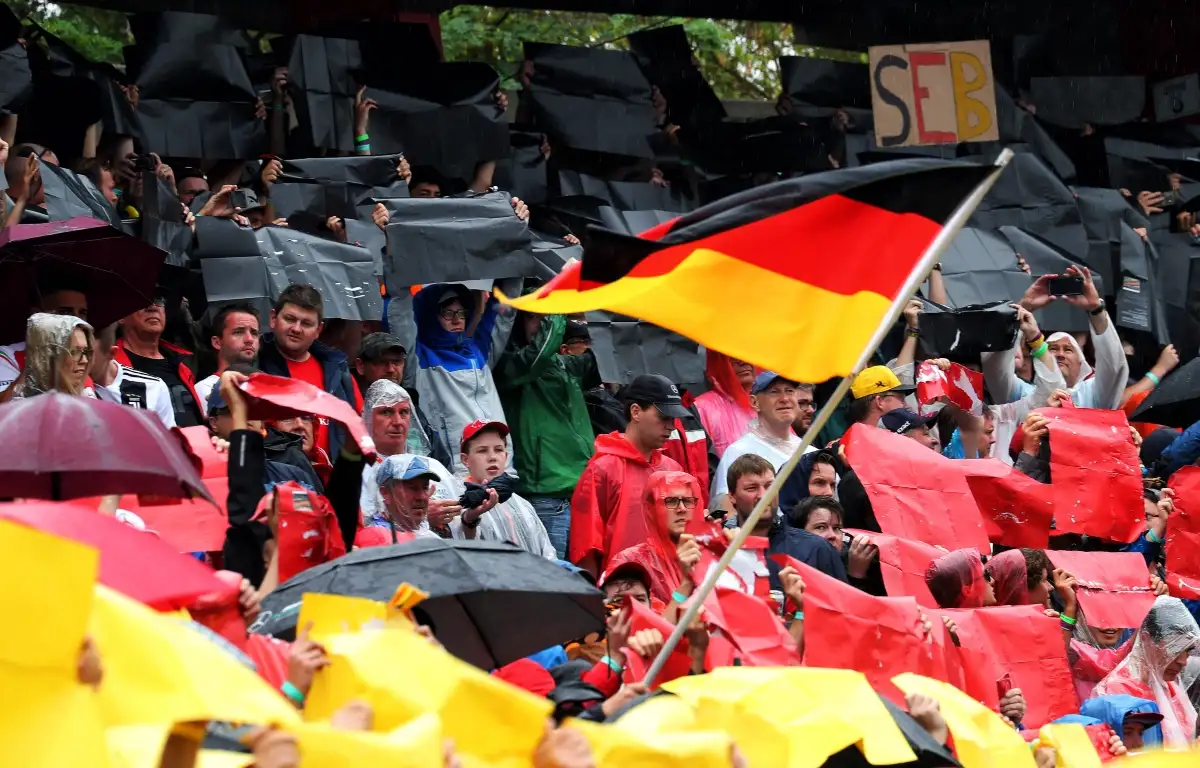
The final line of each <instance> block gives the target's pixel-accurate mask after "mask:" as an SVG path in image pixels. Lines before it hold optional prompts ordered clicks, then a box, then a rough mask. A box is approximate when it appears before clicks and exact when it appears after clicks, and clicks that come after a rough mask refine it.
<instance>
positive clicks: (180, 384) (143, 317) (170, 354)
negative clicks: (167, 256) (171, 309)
mask: <svg viewBox="0 0 1200 768" xmlns="http://www.w3.org/2000/svg"><path fill="white" fill-rule="evenodd" d="M166 304H167V302H166V299H164V298H162V297H156V298H155V299H154V301H153V302H151V304H150V306H148V307H146V308H145V309H139V310H138V311H137V312H134V313H133V314H132V315H129V316H128V317H125V318H122V319H121V320H120V321H118V324H119V325H120V327H121V339H120V341H118V342H117V354H116V355H114V356H113V359H115V360H116V361H117V362H118V363H120V364H121V365H123V366H125V367H126V368H133V369H134V370H137V371H141V372H142V373H145V374H148V375H150V376H155V377H157V378H160V379H162V380H163V382H164V383H166V385H167V389H168V390H169V391H170V392H171V408H172V410H174V411H175V425H176V426H178V427H195V426H199V425H200V424H203V423H204V407H203V406H202V405H201V400H200V396H199V395H198V394H197V393H196V389H195V383H196V372H195V371H194V370H193V369H192V366H193V365H195V359H196V358H195V355H193V354H192V353H191V352H189V351H187V350H186V349H184V348H182V347H177V346H175V345H174V344H170V343H168V342H165V341H163V340H162V334H163V330H165V329H166V327H167V309H166Z"/></svg>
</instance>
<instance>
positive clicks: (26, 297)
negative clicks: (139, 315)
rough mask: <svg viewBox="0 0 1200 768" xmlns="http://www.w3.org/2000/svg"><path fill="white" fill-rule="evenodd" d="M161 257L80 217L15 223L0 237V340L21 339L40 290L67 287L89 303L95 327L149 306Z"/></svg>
mask: <svg viewBox="0 0 1200 768" xmlns="http://www.w3.org/2000/svg"><path fill="white" fill-rule="evenodd" d="M165 257H166V253H165V252H164V251H161V250H159V249H157V248H154V247H153V246H150V245H147V244H146V243H144V242H142V241H141V240H139V239H138V238H136V237H131V236H129V235H126V234H124V233H122V232H119V231H118V230H116V229H113V228H112V227H110V226H108V225H107V224H105V223H104V222H101V221H97V220H96V219H90V218H86V217H83V216H80V217H77V218H74V219H69V220H67V221H54V222H50V223H48V224H20V225H17V226H12V227H9V228H7V229H5V230H4V231H3V232H2V233H0V339H5V340H8V341H11V340H16V339H23V338H25V320H26V318H27V317H28V315H29V305H30V300H31V299H32V298H34V297H35V296H36V289H37V287H38V286H39V285H40V286H56V285H61V286H70V287H71V288H72V289H74V290H79V291H82V292H83V293H84V294H85V295H86V296H87V299H88V317H87V320H88V322H90V323H91V324H92V325H93V326H94V327H96V328H103V327H104V326H106V325H108V324H110V323H115V322H116V321H118V320H120V319H121V318H122V317H125V316H126V315H129V314H132V313H133V312H136V311H137V310H139V309H144V308H146V307H148V306H149V305H150V302H151V300H152V299H153V298H154V294H155V284H156V282H157V280H158V272H159V269H160V268H161V267H162V264H163V259H164V258H165Z"/></svg>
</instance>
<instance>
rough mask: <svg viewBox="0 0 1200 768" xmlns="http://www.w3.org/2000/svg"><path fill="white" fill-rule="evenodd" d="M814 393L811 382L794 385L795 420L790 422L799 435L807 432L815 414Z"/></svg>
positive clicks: (815, 392)
mask: <svg viewBox="0 0 1200 768" xmlns="http://www.w3.org/2000/svg"><path fill="white" fill-rule="evenodd" d="M816 394H817V390H816V387H814V386H813V385H812V384H797V385H796V420H795V421H793V422H792V429H793V430H794V431H795V432H796V434H797V435H799V436H800V437H804V435H805V434H807V433H808V428H809V427H811V426H812V423H813V417H814V416H816V415H817V403H816Z"/></svg>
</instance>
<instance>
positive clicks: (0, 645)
mask: <svg viewBox="0 0 1200 768" xmlns="http://www.w3.org/2000/svg"><path fill="white" fill-rule="evenodd" d="M99 567H100V553H99V552H97V551H96V550H95V549H92V548H91V547H88V546H85V545H83V544H80V543H78V542H75V541H68V540H67V539H60V538H58V537H57V536H51V535H50V534H48V533H42V532H41V531H36V530H34V529H32V528H26V527H25V526H23V525H18V524H16V523H13V522H9V521H7V520H0V579H2V580H3V584H4V594H3V596H2V597H0V610H2V611H3V614H2V615H3V616H4V625H5V629H6V630H7V631H5V632H0V664H9V665H12V666H17V667H21V668H23V669H29V670H37V669H41V670H46V671H57V672H59V673H62V674H65V675H69V676H70V677H71V678H74V677H75V666H76V662H77V661H78V659H79V648H80V646H81V645H82V644H83V637H84V634H85V632H86V631H87V622H88V616H89V615H90V614H91V610H92V585H93V584H95V583H96V573H97V571H98V570H99Z"/></svg>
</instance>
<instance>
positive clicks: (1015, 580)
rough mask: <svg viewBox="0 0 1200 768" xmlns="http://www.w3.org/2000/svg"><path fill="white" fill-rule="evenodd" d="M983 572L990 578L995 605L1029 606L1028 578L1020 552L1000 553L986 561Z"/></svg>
mask: <svg viewBox="0 0 1200 768" xmlns="http://www.w3.org/2000/svg"><path fill="white" fill-rule="evenodd" d="M984 570H986V571H987V573H988V574H989V575H990V576H991V577H992V586H993V587H994V588H995V590H996V605H1029V584H1028V578H1029V576H1028V574H1027V572H1026V568H1025V555H1024V554H1022V553H1021V550H1019V549H1010V550H1008V551H1007V552H1001V553H1000V554H998V555H996V556H995V557H993V558H992V559H991V560H988V563H987V566H986V567H985V569H984Z"/></svg>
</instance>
